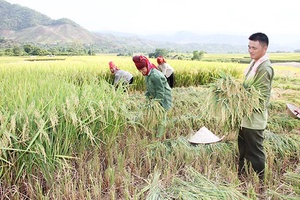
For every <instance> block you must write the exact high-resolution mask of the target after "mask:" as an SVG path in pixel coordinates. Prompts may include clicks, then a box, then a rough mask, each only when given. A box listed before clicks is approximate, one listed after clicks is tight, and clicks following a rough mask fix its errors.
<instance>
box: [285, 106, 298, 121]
mask: <svg viewBox="0 0 300 200" xmlns="http://www.w3.org/2000/svg"><path fill="white" fill-rule="evenodd" d="M286 108H287V112H288V114H289V115H290V116H291V117H293V118H295V119H300V109H299V108H297V107H296V106H295V105H293V104H290V103H287V104H286Z"/></svg>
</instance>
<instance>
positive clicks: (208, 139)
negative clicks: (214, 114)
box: [188, 126, 222, 144]
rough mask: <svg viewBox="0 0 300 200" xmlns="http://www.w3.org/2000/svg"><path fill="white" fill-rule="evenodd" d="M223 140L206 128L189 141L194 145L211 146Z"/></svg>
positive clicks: (201, 129)
mask: <svg viewBox="0 0 300 200" xmlns="http://www.w3.org/2000/svg"><path fill="white" fill-rule="evenodd" d="M221 140H222V138H219V137H218V136H216V135H215V134H213V133H212V132H211V131H210V130H208V129H207V128H206V127H205V126H203V127H202V128H200V129H199V131H197V132H196V133H195V134H194V135H192V136H191V137H190V138H189V139H188V141H189V142H190V143H194V144H209V143H214V142H219V141H221Z"/></svg>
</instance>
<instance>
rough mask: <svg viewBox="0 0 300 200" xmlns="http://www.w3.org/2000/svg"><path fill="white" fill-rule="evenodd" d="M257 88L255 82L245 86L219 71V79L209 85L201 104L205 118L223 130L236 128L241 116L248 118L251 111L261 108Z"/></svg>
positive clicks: (258, 110)
mask: <svg viewBox="0 0 300 200" xmlns="http://www.w3.org/2000/svg"><path fill="white" fill-rule="evenodd" d="M257 88H258V86H257V85H256V84H255V83H249V84H248V86H247V87H246V88H245V86H244V85H243V84H242V83H241V82H240V81H239V80H237V79H235V78H233V77H232V76H230V75H227V74H225V73H221V75H220V79H218V80H216V81H215V82H214V83H212V84H210V85H209V90H208V92H207V98H206V100H205V103H204V105H203V112H204V113H205V118H206V119H207V121H208V122H211V123H212V124H217V127H218V129H220V127H221V129H223V131H224V132H230V131H235V130H237V129H238V128H239V127H240V125H241V121H242V119H243V117H248V118H250V116H251V115H252V113H253V112H260V111H261V109H263V108H262V101H263V98H262V95H261V93H260V92H259V90H258V89H257ZM227 135H228V134H227Z"/></svg>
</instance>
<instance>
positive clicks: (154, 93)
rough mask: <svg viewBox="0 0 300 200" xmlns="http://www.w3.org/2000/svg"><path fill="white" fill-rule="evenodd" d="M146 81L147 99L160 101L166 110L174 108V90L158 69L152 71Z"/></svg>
mask: <svg viewBox="0 0 300 200" xmlns="http://www.w3.org/2000/svg"><path fill="white" fill-rule="evenodd" d="M145 80H146V87H147V90H146V93H145V95H146V97H147V98H149V99H155V100H158V101H159V103H160V105H161V106H162V107H163V108H164V109H165V110H169V109H170V108H171V106H172V93H171V91H172V89H171V88H170V86H169V84H168V82H167V79H166V77H165V76H164V75H163V74H162V73H161V72H160V71H158V70H157V69H151V71H150V72H149V74H148V76H146V78H145Z"/></svg>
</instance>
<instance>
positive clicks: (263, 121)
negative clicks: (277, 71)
mask: <svg viewBox="0 0 300 200" xmlns="http://www.w3.org/2000/svg"><path fill="white" fill-rule="evenodd" d="M273 77H274V70H273V68H272V66H271V62H270V60H266V61H265V62H263V63H262V64H260V66H259V67H258V69H257V72H256V74H255V76H254V82H258V83H259V84H260V87H259V89H261V90H260V92H261V94H262V95H263V97H264V100H265V108H264V110H263V111H262V112H254V113H253V114H252V116H251V117H250V119H249V118H247V117H244V118H243V120H242V127H245V128H248V129H256V130H264V129H265V128H266V126H267V120H268V111H267V106H268V104H269V101H270V96H271V88H272V80H273Z"/></svg>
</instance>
